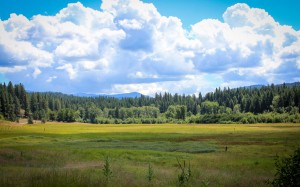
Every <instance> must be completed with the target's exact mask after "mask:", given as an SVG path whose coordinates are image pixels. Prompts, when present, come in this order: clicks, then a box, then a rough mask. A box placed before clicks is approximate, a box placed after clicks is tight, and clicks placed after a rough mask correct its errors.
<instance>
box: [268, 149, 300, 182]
mask: <svg viewBox="0 0 300 187" xmlns="http://www.w3.org/2000/svg"><path fill="white" fill-rule="evenodd" d="M275 166H276V170H277V171H276V174H275V179H274V180H273V181H272V185H273V186H300V148H298V149H297V150H296V151H295V152H294V154H293V155H291V156H290V157H288V158H282V159H279V158H277V159H276V162H275Z"/></svg>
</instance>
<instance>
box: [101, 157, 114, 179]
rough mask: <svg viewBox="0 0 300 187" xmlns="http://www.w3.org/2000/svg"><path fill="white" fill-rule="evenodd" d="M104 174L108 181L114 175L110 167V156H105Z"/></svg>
mask: <svg viewBox="0 0 300 187" xmlns="http://www.w3.org/2000/svg"><path fill="white" fill-rule="evenodd" d="M102 171H103V175H104V176H105V178H106V183H107V182H108V181H109V179H110V177H111V176H112V171H111V168H110V163H109V158H108V156H107V157H106V158H105V162H104V166H103V169H102Z"/></svg>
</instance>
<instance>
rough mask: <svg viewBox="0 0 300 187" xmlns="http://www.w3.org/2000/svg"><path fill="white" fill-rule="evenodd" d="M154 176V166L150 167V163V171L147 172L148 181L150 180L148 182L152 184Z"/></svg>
mask: <svg viewBox="0 0 300 187" xmlns="http://www.w3.org/2000/svg"><path fill="white" fill-rule="evenodd" d="M153 174H154V171H153V168H152V166H151V165H150V163H149V165H148V170H147V176H146V177H147V179H148V182H151V181H152V179H153Z"/></svg>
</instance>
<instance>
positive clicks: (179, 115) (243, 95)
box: [0, 82, 300, 124]
mask: <svg viewBox="0 0 300 187" xmlns="http://www.w3.org/2000/svg"><path fill="white" fill-rule="evenodd" d="M299 108H300V86H299V85H293V86H287V85H285V84H283V85H279V86H274V85H270V86H264V87H261V88H237V89H229V88H224V89H223V90H221V89H220V88H217V89H216V90H215V91H214V92H210V93H207V94H206V95H205V96H204V97H203V96H202V94H201V93H199V94H198V97H196V95H187V96H186V95H184V94H183V95H179V94H174V95H172V94H170V93H163V94H162V93H159V94H155V97H146V96H143V95H142V96H141V97H136V98H123V99H116V98H111V97H102V96H99V97H76V96H73V95H66V94H61V93H52V92H45V93H39V92H31V93H26V91H25V88H24V86H23V85H22V84H18V85H13V84H12V83H11V82H10V83H9V84H8V86H6V84H0V115H2V116H3V117H4V118H5V119H7V120H11V121H15V120H16V119H18V118H22V117H28V116H29V114H32V118H33V119H35V120H46V121H47V120H50V121H63V122H75V121H77V122H86V123H101V124H107V123H116V124H120V123H122V124H134V123H139V124H161V123H245V124H248V123H249V124H251V123H285V122H293V123H297V122H300V117H299Z"/></svg>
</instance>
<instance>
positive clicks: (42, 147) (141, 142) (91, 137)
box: [0, 121, 300, 186]
mask: <svg viewBox="0 0 300 187" xmlns="http://www.w3.org/2000/svg"><path fill="white" fill-rule="evenodd" d="M226 146H227V147H228V150H227V152H225V147H226ZM299 146H300V124H253V125H236V124H235V125H188V124H186V125H171V124H164V125H92V124H73V123H72V124H66V123H51V122H49V123H46V124H34V125H24V124H15V123H11V122H5V121H0V186H178V185H179V183H178V175H179V174H180V169H179V167H178V163H177V159H178V160H179V161H181V163H183V161H184V160H185V161H186V162H187V163H188V162H190V165H191V171H192V176H191V178H190V180H189V181H188V182H187V183H186V184H185V185H186V186H207V185H208V186H268V183H267V181H268V180H272V179H273V177H274V174H275V166H274V162H275V157H276V155H278V156H287V155H289V154H291V153H293V151H294V150H295V149H296V148H298V147H299ZM106 156H108V157H109V160H110V165H111V169H112V177H111V178H110V179H109V180H108V181H106V180H105V177H104V175H103V172H102V168H103V163H104V159H105V157H106ZM149 163H150V164H151V166H152V168H153V173H154V177H153V180H152V181H150V182H149V181H148V180H147V178H146V176H147V171H148V165H149Z"/></svg>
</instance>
